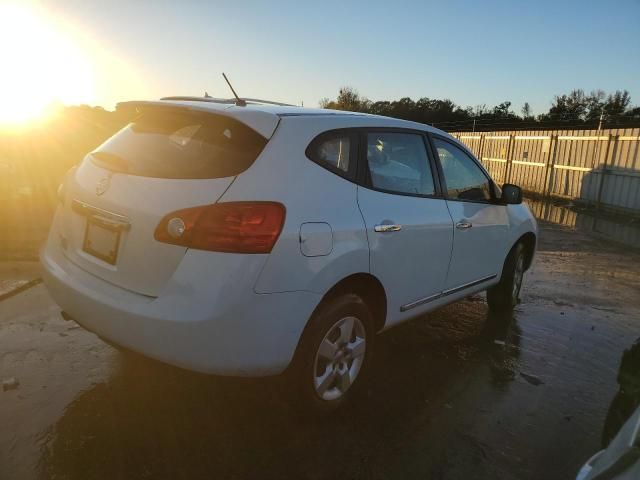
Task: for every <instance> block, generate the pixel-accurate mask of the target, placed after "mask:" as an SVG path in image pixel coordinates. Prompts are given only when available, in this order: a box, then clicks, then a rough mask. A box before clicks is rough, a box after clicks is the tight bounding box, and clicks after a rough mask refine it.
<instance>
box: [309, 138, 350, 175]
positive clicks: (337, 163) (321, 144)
mask: <svg viewBox="0 0 640 480" xmlns="http://www.w3.org/2000/svg"><path fill="white" fill-rule="evenodd" d="M352 138H353V136H352V135H351V134H348V133H344V132H342V133H338V132H335V133H329V134H327V135H324V136H322V137H320V138H319V139H317V140H316V141H314V142H313V143H312V144H311V147H310V149H309V151H308V156H309V158H310V159H311V160H313V161H314V162H316V163H320V164H323V165H325V166H328V167H330V168H332V169H337V170H340V171H342V172H345V173H346V172H348V171H349V165H350V162H351V145H352V143H351V142H352Z"/></svg>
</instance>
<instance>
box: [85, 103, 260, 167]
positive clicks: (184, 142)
mask: <svg viewBox="0 0 640 480" xmlns="http://www.w3.org/2000/svg"><path fill="white" fill-rule="evenodd" d="M266 144H267V139H265V138H264V137H263V136H261V135H260V134H258V133H257V132H256V131H255V130H252V129H251V128H249V127H247V126H246V125H244V124H242V123H240V122H238V121H236V120H233V119H230V118H226V117H221V116H216V115H212V114H191V113H189V114H185V113H175V112H167V111H162V112H157V111H148V112H147V113H143V114H142V115H141V116H140V117H138V118H137V119H136V120H135V121H134V122H132V123H130V124H129V125H127V126H126V127H125V128H123V129H122V130H120V131H119V132H118V133H117V134H115V135H114V136H113V137H111V138H110V139H109V140H107V141H106V142H105V143H103V144H102V145H100V146H99V147H98V148H97V149H96V150H95V151H94V152H92V153H91V156H92V161H93V162H94V163H96V164H98V165H99V166H101V167H104V168H107V169H109V170H112V171H116V172H123V173H128V174H130V175H139V176H144V177H157V178H221V177H229V176H233V175H238V174H239V173H241V172H243V171H244V170H246V169H247V168H249V167H250V166H251V164H252V163H253V162H254V161H255V160H256V158H257V157H258V155H260V152H261V151H262V149H263V148H264V146H265V145H266Z"/></svg>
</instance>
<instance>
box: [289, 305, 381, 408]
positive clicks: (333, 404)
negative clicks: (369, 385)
mask: <svg viewBox="0 0 640 480" xmlns="http://www.w3.org/2000/svg"><path fill="white" fill-rule="evenodd" d="M374 336H375V329H374V324H373V318H372V316H371V312H370V311H369V308H368V307H367V305H366V304H365V303H364V301H363V300H362V298H360V297H359V296H358V295H355V294H352V293H349V294H345V295H341V296H339V297H335V298H332V299H329V300H327V301H325V302H323V304H321V305H320V306H319V307H318V309H317V310H316V312H315V313H314V315H313V316H312V317H311V320H310V321H309V324H308V325H307V328H306V329H305V332H304V334H303V336H302V339H301V340H300V344H299V346H298V349H297V351H296V354H295V357H294V361H293V364H292V368H291V371H290V381H292V382H294V392H295V397H296V398H295V400H296V402H295V404H296V406H297V407H302V408H303V410H304V411H307V412H308V411H309V410H311V411H312V412H316V413H328V412H332V411H334V410H336V409H338V408H340V407H342V406H343V405H345V404H346V403H349V402H350V401H351V400H352V399H353V398H354V396H356V395H357V393H358V391H359V390H361V388H362V386H363V385H364V384H365V383H366V377H367V374H368V371H369V368H370V365H371V361H372V357H373V339H374Z"/></svg>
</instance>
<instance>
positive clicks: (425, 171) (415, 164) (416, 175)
mask: <svg viewBox="0 0 640 480" xmlns="http://www.w3.org/2000/svg"><path fill="white" fill-rule="evenodd" d="M367 164H368V166H369V173H370V174H371V184H372V186H373V188H375V189H380V190H385V191H388V192H393V193H401V194H412V195H433V194H434V193H435V186H434V182H433V175H432V172H431V166H430V165H429V157H428V156H427V149H426V147H425V143H424V140H423V137H422V136H421V135H417V134H413V133H395V132H392V133H389V132H380V133H368V134H367Z"/></svg>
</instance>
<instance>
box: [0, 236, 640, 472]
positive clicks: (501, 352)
mask: <svg viewBox="0 0 640 480" xmlns="http://www.w3.org/2000/svg"><path fill="white" fill-rule="evenodd" d="M34 278H37V267H36V266H35V264H34V263H30V262H21V263H17V262H7V263H4V264H2V267H1V268H0V280H2V281H3V282H4V285H5V289H6V290H9V289H10V288H9V287H6V285H9V283H7V282H11V281H14V282H15V281H19V280H22V281H27V280H33V279H34ZM0 285H2V283H1V282H0ZM21 285H22V284H21ZM5 293H6V292H5ZM0 294H2V292H0ZM0 298H3V299H2V300H0V380H6V379H9V378H12V377H13V378H15V379H16V380H17V381H18V382H19V384H18V385H17V386H16V385H13V387H12V388H9V389H7V390H6V391H0V478H1V479H14V478H15V479H38V478H51V479H103V478H104V479H138V478H153V479H158V478H167V479H197V478H207V479H210V478H225V479H234V478H238V479H244V478H246V479H253V478H297V479H305V478H308V479H324V478H343V479H360V478H362V479H383V478H385V479H387V478H388V479H411V478H421V479H429V478H431V479H465V480H467V479H472V478H473V479H492V480H495V479H548V480H552V479H567V478H569V479H570V478H575V474H576V473H577V470H578V469H579V467H580V466H581V465H582V463H584V461H585V460H586V459H587V458H589V457H590V456H591V455H592V454H593V453H595V452H596V451H597V450H598V449H599V448H600V435H601V432H602V428H603V422H604V419H605V416H606V414H607V409H608V407H609V404H610V402H611V400H612V398H613V397H614V395H615V393H616V391H617V384H616V374H617V369H618V364H619V361H620V356H621V354H622V351H623V350H624V349H625V348H627V347H628V346H629V345H630V344H631V343H632V342H633V341H634V340H635V339H636V338H638V337H640V254H639V253H638V252H637V251H634V250H632V249H629V248H627V247H619V246H616V245H615V244H614V243H612V242H610V241H608V240H606V239H598V238H594V237H591V236H587V235H585V234H583V233H579V232H577V231H574V230H571V229H568V228H564V227H560V226H554V225H551V224H542V225H541V242H540V246H539V251H538V255H537V258H536V261H535V264H534V266H533V268H532V270H531V271H530V272H529V273H528V274H527V276H526V278H525V286H524V292H523V298H522V303H521V304H520V305H519V306H518V307H517V308H516V311H515V313H514V314H513V316H512V317H511V316H510V317H509V318H499V317H496V316H494V315H492V314H490V313H489V312H488V310H487V306H486V303H485V301H484V298H483V296H475V297H472V298H470V299H468V300H465V301H463V302H460V303H458V304H455V305H451V306H449V307H447V308H445V309H442V310H440V311H438V312H435V313H433V314H430V315H428V316H426V317H423V318H420V319H417V320H415V321H413V322H411V323H409V324H406V325H403V326H400V327H397V328H395V329H392V330H390V331H389V332H386V333H384V334H382V335H381V336H379V337H378V339H377V344H376V349H377V351H376V357H375V363H376V365H375V367H374V368H375V375H374V379H373V382H372V384H371V386H370V388H369V390H368V393H367V395H366V398H362V399H360V401H359V402H358V403H357V405H356V406H355V407H353V408H350V409H348V410H347V411H345V412H342V413H340V414H336V415H333V416H331V417H329V418H324V419H321V420H319V419H312V418H304V417H301V416H299V415H296V414H294V413H293V412H292V410H291V408H290V407H289V406H288V405H287V404H286V403H285V402H282V401H281V400H280V397H279V396H278V388H282V386H281V385H280V384H279V383H278V382H277V381H274V380H273V379H261V380H247V379H224V378H212V377H206V376H202V375H198V374H193V373H189V372H185V371H182V370H179V369H176V368H172V367H169V366H166V365H162V364H159V363H156V362H153V361H150V360H146V359H144V358H141V357H138V356H133V355H124V354H122V353H119V352H117V351H116V350H114V349H113V348H111V347H109V346H107V345H106V344H104V343H103V342H102V341H100V340H99V339H98V338H97V337H95V336H94V335H92V334H90V333H88V332H85V331H84V330H82V329H81V328H79V327H78V326H77V325H75V324H74V323H72V322H67V321H64V320H62V319H61V317H60V315H59V309H58V307H57V306H56V305H55V304H54V303H53V302H52V300H51V298H50V297H49V295H48V294H47V291H46V289H45V287H44V286H43V285H42V284H37V283H36V284H35V285H31V284H30V285H27V287H26V288H23V289H22V291H19V292H18V293H16V294H9V295H8V296H6V295H5V296H4V297H0Z"/></svg>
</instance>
